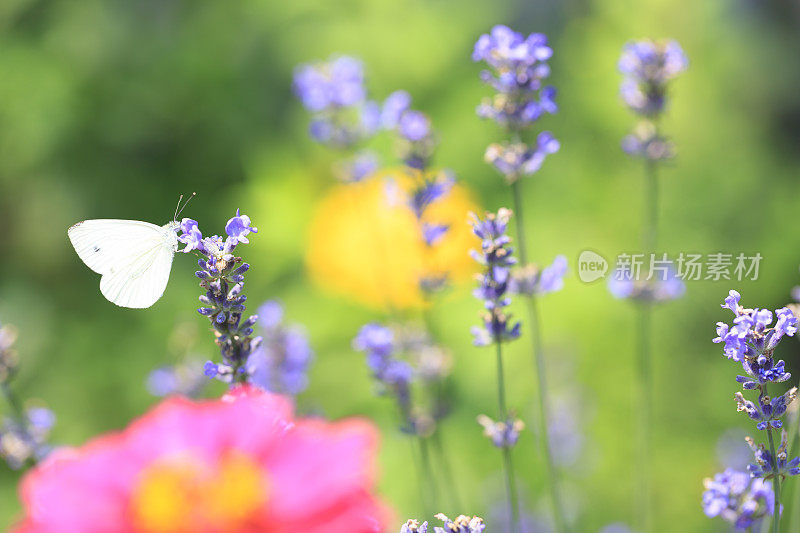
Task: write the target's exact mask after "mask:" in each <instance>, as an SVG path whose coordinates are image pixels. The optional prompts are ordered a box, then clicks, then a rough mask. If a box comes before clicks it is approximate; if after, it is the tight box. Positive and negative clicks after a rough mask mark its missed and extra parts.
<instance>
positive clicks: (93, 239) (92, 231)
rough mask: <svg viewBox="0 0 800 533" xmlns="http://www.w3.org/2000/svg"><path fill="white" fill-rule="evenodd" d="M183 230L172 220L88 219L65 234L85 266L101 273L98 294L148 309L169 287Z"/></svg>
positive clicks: (122, 305) (115, 302)
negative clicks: (179, 231)
mask: <svg viewBox="0 0 800 533" xmlns="http://www.w3.org/2000/svg"><path fill="white" fill-rule="evenodd" d="M181 198H182V197H181ZM190 199H191V198H190ZM178 203H179V204H180V200H179V201H178ZM186 203H189V202H188V200H187V202H186ZM184 207H186V206H185V205H184ZM177 215H178V212H177V208H176V215H175V218H177ZM179 227H180V223H179V222H176V221H175V220H174V218H173V220H172V221H171V222H167V223H166V224H165V225H163V226H156V225H155V224H150V223H149V222H141V221H139V220H117V219H99V220H84V221H83V222H78V223H77V224H75V225H74V226H72V227H71V228H69V230H67V235H69V240H70V242H72V246H73V247H74V248H75V251H76V252H77V253H78V257H80V258H81V260H82V261H83V262H84V263H86V266H88V267H89V268H91V269H92V270H94V271H95V272H97V273H98V274H102V276H103V277H102V278H100V292H101V293H103V296H105V297H106V299H107V300H108V301H110V302H111V303H114V304H116V305H119V306H120V307H131V308H135V309H144V308H146V307H150V306H151V305H153V304H154V303H156V301H157V300H158V299H159V298H161V295H162V294H164V289H166V288H167V281H169V273H170V270H172V258H173V257H174V256H175V252H176V251H177V250H178V235H177V230H178V228H179Z"/></svg>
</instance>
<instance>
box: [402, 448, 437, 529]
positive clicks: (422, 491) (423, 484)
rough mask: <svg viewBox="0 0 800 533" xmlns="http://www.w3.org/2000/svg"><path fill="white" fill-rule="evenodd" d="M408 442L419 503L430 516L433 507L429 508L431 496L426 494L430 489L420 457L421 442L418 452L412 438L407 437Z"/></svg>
mask: <svg viewBox="0 0 800 533" xmlns="http://www.w3.org/2000/svg"><path fill="white" fill-rule="evenodd" d="M420 441H421V437H420ZM408 442H409V445H410V447H411V457H412V459H413V461H414V466H415V467H416V470H417V487H419V501H420V505H421V507H422V509H423V511H424V512H425V516H430V515H431V513H432V512H433V509H431V498H430V496H429V494H428V492H429V490H430V489H429V487H428V484H427V478H426V476H425V466H424V464H423V460H422V458H421V455H422V454H421V452H422V443H421V442H420V453H419V454H418V453H417V450H416V447H415V446H414V439H408Z"/></svg>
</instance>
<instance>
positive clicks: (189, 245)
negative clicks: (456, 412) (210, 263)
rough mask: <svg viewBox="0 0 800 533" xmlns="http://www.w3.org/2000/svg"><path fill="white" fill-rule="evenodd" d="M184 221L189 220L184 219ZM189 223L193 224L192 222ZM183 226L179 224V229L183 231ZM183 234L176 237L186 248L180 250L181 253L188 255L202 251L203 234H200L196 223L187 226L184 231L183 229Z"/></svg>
mask: <svg viewBox="0 0 800 533" xmlns="http://www.w3.org/2000/svg"><path fill="white" fill-rule="evenodd" d="M183 220H184V221H186V220H189V219H186V218H184V219H183ZM191 222H194V220H192V221H191ZM183 227H184V224H183V223H181V229H183ZM183 231H184V233H183V234H181V235H180V236H179V237H178V241H180V242H182V243H184V244H185V245H186V246H185V247H184V248H183V250H181V251H182V252H183V253H185V254H188V253H189V252H191V251H192V250H198V251H201V252H202V251H203V234H202V233H200V230H199V229H198V227H197V222H194V225H187V226H186V229H183Z"/></svg>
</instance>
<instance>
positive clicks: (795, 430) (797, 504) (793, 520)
mask: <svg viewBox="0 0 800 533" xmlns="http://www.w3.org/2000/svg"><path fill="white" fill-rule="evenodd" d="M791 434H792V447H791V448H789V450H790V452H791V455H790V457H793V456H795V455H797V454H798V445H800V411H798V412H796V413H795V417H794V422H793V425H792V433H791ZM785 490H786V487H784V491H785ZM791 508H792V511H791V514H790V515H789V529H788V531H800V486H798V484H797V483H796V482H795V483H794V494H793V497H792V505H791Z"/></svg>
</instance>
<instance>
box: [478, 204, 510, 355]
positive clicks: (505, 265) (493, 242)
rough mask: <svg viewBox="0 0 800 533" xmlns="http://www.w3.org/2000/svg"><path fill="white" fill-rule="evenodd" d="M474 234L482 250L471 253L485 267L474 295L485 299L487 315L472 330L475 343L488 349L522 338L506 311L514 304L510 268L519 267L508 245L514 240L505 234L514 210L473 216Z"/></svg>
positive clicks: (484, 314)
mask: <svg viewBox="0 0 800 533" xmlns="http://www.w3.org/2000/svg"><path fill="white" fill-rule="evenodd" d="M470 217H471V223H472V232H473V233H474V234H475V235H476V236H477V237H478V238H479V239H481V251H480V252H477V251H474V250H473V251H472V254H471V255H472V257H473V258H474V259H475V260H476V261H478V263H480V264H481V265H483V266H484V267H485V271H484V273H483V274H481V276H480V278H479V280H480V283H479V285H478V288H477V289H475V291H474V292H473V294H474V295H475V297H476V298H478V299H480V300H483V305H484V308H485V312H484V313H483V315H482V318H483V325H482V326H479V327H477V326H476V327H474V328H472V334H473V335H474V337H475V339H474V344H475V345H476V346H486V345H487V344H491V343H501V342H504V341H510V340H513V339H516V338H519V336H520V328H521V325H520V323H519V322H516V323H514V322H510V318H511V315H507V314H506V313H505V311H504V308H505V307H506V306H508V305H509V304H510V303H511V300H510V299H509V298H508V296H507V294H506V293H507V292H508V289H509V282H510V280H511V275H510V272H509V267H511V266H513V265H514V264H516V259H515V258H514V257H513V255H512V253H513V248H511V247H510V246H509V244H510V242H511V238H510V237H508V235H506V229H507V227H508V221H509V219H510V218H511V211H509V210H508V209H500V210H499V211H498V212H497V214H494V213H487V214H486V216H485V218H483V219H479V218H478V217H477V216H476V215H475V214H474V213H471V214H470Z"/></svg>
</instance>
